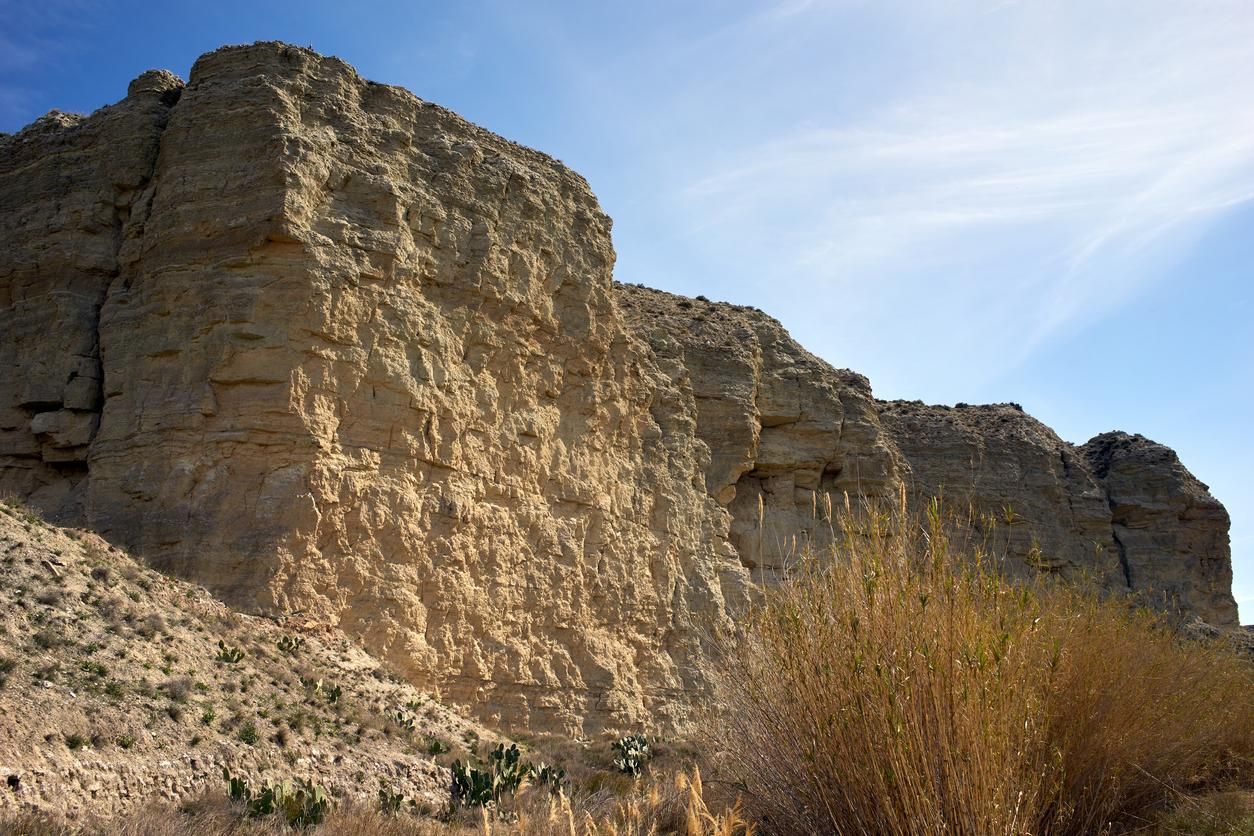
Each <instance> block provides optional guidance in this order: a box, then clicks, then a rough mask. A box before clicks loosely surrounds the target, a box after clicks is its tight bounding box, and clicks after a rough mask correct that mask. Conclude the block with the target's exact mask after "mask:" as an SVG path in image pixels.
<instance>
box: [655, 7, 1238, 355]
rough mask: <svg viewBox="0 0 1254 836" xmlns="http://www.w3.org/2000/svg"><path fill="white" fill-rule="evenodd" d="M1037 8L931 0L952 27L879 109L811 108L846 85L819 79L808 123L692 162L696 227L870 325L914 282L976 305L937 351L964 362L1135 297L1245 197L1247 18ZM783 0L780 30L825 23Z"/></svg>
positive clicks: (694, 232) (689, 189)
mask: <svg viewBox="0 0 1254 836" xmlns="http://www.w3.org/2000/svg"><path fill="white" fill-rule="evenodd" d="M836 5H838V6H840V5H843V6H845V7H846V11H848V7H851V6H857V5H858V4H849V3H846V4H836ZM897 5H899V4H893V3H888V4H885V6H884V7H883V8H882V12H883V14H885V15H886V16H889V17H891V16H892V15H893V14H894V12H895V11H896V12H904V11H905V9H904V7H903V8H901V9H897V8H896V6H897ZM1044 5H1046V4H1040V5H1032V6H1030V7H1024V6H1019V5H1011V4H991V3H969V4H948V5H947V6H946V9H947V11H939V10H937V9H935V8H933V9H932V15H933V17H932V18H931V20H930V23H931V25H933V26H935V27H942V28H941V29H940V31H939V32H938V34H937V37H938V38H941V37H943V38H950V39H952V40H950V41H947V42H946V43H944V44H942V45H940V46H938V45H937V44H936V43H935V42H934V40H929V39H928V35H927V34H926V33H925V34H923V35H919V34H918V33H914V35H912V38H922V40H910V41H908V43H910V44H914V45H915V46H916V47H917V49H918V50H919V51H920V52H923V53H928V51H929V50H930V51H931V52H930V53H929V56H930V57H928V58H926V59H925V60H921V61H920V63H919V65H918V67H917V68H916V73H915V75H913V76H911V77H907V78H906V79H905V80H904V81H902V80H900V79H898V80H897V84H896V85H895V87H894V88H892V89H891V90H889V91H887V94H886V96H885V98H884V99H883V100H882V101H879V102H877V103H876V104H875V105H874V106H864V107H861V108H859V109H857V110H853V111H850V110H841V111H840V112H838V113H835V114H824V109H825V108H824V105H825V104H826V103H827V102H832V101H839V100H840V99H841V98H842V97H844V98H848V97H849V94H848V93H847V92H846V90H845V87H846V86H848V85H849V82H848V81H844V80H839V79H838V80H837V82H836V84H835V86H834V87H833V88H832V90H831V92H830V94H829V95H826V96H825V95H822V88H821V87H819V86H817V85H815V86H814V92H815V94H816V98H815V101H814V107H813V112H814V115H813V116H812V117H811V118H810V120H809V121H808V122H805V123H801V124H796V123H793V124H783V125H781V126H779V127H778V128H777V129H776V130H774V131H772V132H770V134H769V135H767V136H766V137H765V138H764V139H762V140H761V141H758V142H756V143H752V144H749V145H742V146H739V147H734V148H731V149H730V150H729V151H728V152H726V153H724V154H722V155H716V156H714V157H713V158H712V159H710V160H707V161H704V162H703V163H702V164H701V165H700V166H699V167H697V169H696V171H695V173H694V175H693V176H691V177H690V178H689V179H688V180H687V181H686V183H685V184H684V186H683V188H682V190H681V191H680V192H679V193H678V194H677V196H676V200H677V205H678V207H679V209H678V211H679V213H680V214H681V215H682V216H683V217H684V218H685V219H686V222H685V228H686V230H687V231H688V233H689V235H690V236H691V240H708V241H711V246H714V247H722V248H725V249H726V250H727V251H728V253H729V257H730V258H734V259H735V260H737V261H738V262H739V263H742V264H744V263H759V264H762V265H763V266H764V267H766V271H765V272H769V273H770V275H764V279H767V280H769V281H771V282H776V283H777V282H780V281H783V282H785V283H787V282H789V281H793V282H797V283H801V282H804V285H805V286H807V287H809V288H815V287H817V288H822V289H826V290H829V291H832V292H833V293H832V296H831V298H833V299H834V300H835V299H837V298H838V299H839V302H838V303H837V302H835V301H833V306H834V307H835V306H836V305H839V306H840V307H842V308H844V309H846V310H847V309H848V308H850V307H853V308H855V309H862V310H865V311H868V312H871V311H876V310H877V309H878V314H879V315H878V316H870V317H869V318H870V319H872V320H875V321H880V322H883V321H886V320H888V319H890V318H892V319H897V320H899V321H900V320H901V318H902V317H903V316H904V317H907V318H908V317H909V316H910V312H909V311H908V310H905V311H903V310H902V307H901V305H900V300H901V297H902V296H903V295H908V294H911V293H915V294H919V293H922V294H929V295H931V296H933V297H935V298H936V304H935V305H933V306H929V307H920V309H919V315H920V316H924V317H926V316H934V315H935V314H936V313H937V310H938V309H941V310H943V309H944V308H945V307H946V306H950V307H952V308H954V309H955V310H966V311H981V312H982V313H983V314H984V315H985V316H987V317H988V318H989V320H990V322H989V323H984V322H980V323H979V325H980V326H982V327H983V331H984V334H985V338H984V339H983V340H982V341H981V342H980V343H979V344H978V345H977V344H976V343H974V342H971V343H969V344H964V343H962V342H957V343H955V344H953V345H951V346H948V347H946V346H942V347H940V349H939V351H940V352H941V353H942V354H943V353H944V352H946V351H949V352H950V355H949V356H946V357H944V358H943V361H944V362H949V363H956V364H959V365H963V364H966V365H974V363H970V362H969V361H972V360H974V359H975V354H974V353H973V354H972V355H971V356H967V355H965V354H964V353H963V352H965V351H968V350H970V351H971V352H978V354H979V357H980V359H981V360H983V361H985V362H983V363H982V364H981V365H982V366H983V367H984V368H985V369H987V370H988V373H989V374H996V373H1000V372H1004V371H1006V370H1007V369H1008V368H1009V367H1011V366H1013V365H1014V364H1016V363H1018V362H1021V361H1022V360H1023V359H1024V358H1025V357H1026V356H1027V355H1028V354H1029V353H1030V352H1031V351H1032V350H1033V349H1034V348H1035V347H1037V346H1038V345H1040V344H1041V343H1042V342H1045V341H1048V340H1049V339H1050V338H1051V336H1052V335H1054V334H1056V333H1058V332H1059V331H1061V330H1064V329H1066V328H1067V327H1068V326H1070V325H1073V324H1075V323H1076V322H1078V321H1081V320H1084V319H1085V318H1088V317H1092V316H1095V315H1098V314H1100V312H1101V311H1103V310H1108V309H1109V308H1111V307H1112V306H1115V305H1118V304H1120V303H1121V301H1122V300H1126V299H1128V298H1130V297H1131V295H1132V294H1134V293H1135V292H1136V291H1137V289H1138V288H1140V287H1141V286H1143V285H1144V284H1146V283H1147V282H1150V281H1153V280H1154V278H1155V277H1156V276H1157V275H1158V274H1159V273H1160V272H1161V271H1160V270H1159V268H1160V267H1161V266H1162V265H1163V264H1166V263H1169V262H1170V261H1171V260H1172V259H1173V258H1176V257H1178V256H1179V255H1180V253H1182V252H1184V251H1185V250H1186V249H1187V247H1188V245H1189V243H1190V242H1191V241H1192V240H1194V238H1195V237H1196V236H1197V234H1199V232H1200V231H1201V230H1202V229H1204V228H1205V224H1206V223H1207V222H1208V221H1209V220H1211V219H1213V218H1214V217H1216V216H1218V215H1220V214H1222V213H1223V212H1225V211H1227V210H1230V209H1232V208H1234V207H1236V206H1239V205H1241V204H1243V203H1245V202H1248V201H1250V200H1251V198H1252V197H1254V99H1251V98H1250V97H1249V95H1248V93H1246V92H1245V90H1244V87H1243V85H1242V84H1241V82H1240V80H1241V79H1247V78H1254V14H1251V13H1250V12H1249V10H1248V7H1247V6H1245V4H1243V3H1237V2H1206V3H1198V4H1174V3H1154V2H1149V3H1145V4H1138V7H1137V9H1136V16H1135V18H1133V17H1132V16H1131V12H1130V11H1129V10H1128V8H1127V6H1126V4H1110V3H1101V2H1093V3H1085V4H1079V3H1075V4H1048V5H1050V6H1051V8H1055V9H1061V10H1063V11H1057V12H1056V13H1053V14H1045V13H1043V11H1042V6H1044ZM920 7H921V6H916V7H914V8H916V9H917V8H920ZM789 8H790V11H793V12H794V14H793V20H792V21H791V22H790V23H789V24H788V25H796V26H803V27H815V26H820V27H821V26H825V25H829V26H835V25H838V24H839V22H840V20H841V18H840V17H839V15H838V16H837V17H836V18H833V17H831V14H832V7H831V5H830V4H827V5H824V6H822V7H818V8H816V7H813V6H811V5H810V4H798V5H796V6H793V7H789ZM963 9H965V10H966V12H967V13H968V16H967V18H966V19H964V18H963V12H962V10H963ZM838 11H839V10H838ZM859 13H860V14H866V13H867V12H866V9H865V8H861V9H860V10H859ZM977 13H978V22H973V21H976V17H975V15H977ZM903 16H904V17H910V16H909V15H903ZM915 17H918V16H917V15H916V16H915ZM923 17H924V18H925V19H926V18H927V17H928V15H926V14H925V15H923ZM968 27H969V29H968ZM968 54H969V56H970V57H969V60H968V58H967V55H968ZM814 72H815V75H816V78H822V77H823V68H822V63H821V61H820V63H819V64H818V65H816V67H815V69H814ZM768 265H769V266H768ZM921 266H926V268H927V269H920V267H921ZM938 273H942V274H944V273H948V275H947V277H945V278H942V279H939V280H938V278H937V274H938ZM938 281H939V283H940V284H941V285H942V286H943V290H944V291H945V293H946V294H947V298H942V297H940V296H939V295H938V294H937V293H936V291H937V290H938V289H941V288H938V287H937V285H938ZM796 286H798V287H799V286H801V285H800V284H798V285H796ZM990 287H995V288H997V289H998V292H997V293H994V294H990V293H989V289H990ZM998 299H1000V300H1001V301H1000V302H998V301H997V300H998ZM819 304H821V303H819ZM967 319H968V320H969V317H968V318H967ZM907 327H909V323H907ZM854 330H855V331H856V329H854ZM862 336H864V335H859V334H856V333H851V334H850V335H849V338H850V339H851V340H857V339H860V338H861V337H862ZM989 357H995V358H997V362H995V363H988V362H987V358H989ZM941 360H942V358H939V357H938V358H937V361H938V362H940V361H941Z"/></svg>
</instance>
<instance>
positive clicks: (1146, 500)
mask: <svg viewBox="0 0 1254 836" xmlns="http://www.w3.org/2000/svg"><path fill="white" fill-rule="evenodd" d="M619 298H620V299H621V304H622V309H623V312H624V315H625V316H626V317H627V319H628V321H629V322H630V323H631V324H632V326H633V327H634V328H635V329H636V330H637V332H638V333H639V334H640V335H641V336H642V337H643V338H644V339H645V340H647V341H648V342H649V344H650V346H651V347H652V348H653V350H654V352H655V353H656V354H657V355H658V356H659V357H666V358H668V359H669V360H670V362H671V363H672V368H678V369H680V370H681V374H679V375H678V376H677V379H678V377H686V378H689V379H690V380H691V387H692V390H693V394H694V396H695V398H696V407H697V426H696V431H697V435H698V436H699V437H700V438H701V440H703V441H704V442H705V443H706V444H707V445H709V447H710V450H711V453H712V455H711V462H710V465H709V467H708V468H707V470H706V483H707V486H708V489H709V491H710V493H711V495H712V496H713V497H714V498H715V499H716V500H718V501H719V502H720V503H721V504H723V505H724V506H726V507H727V508H728V510H729V511H730V512H731V514H732V524H731V529H730V533H731V539H732V542H733V543H734V544H735V545H736V548H737V550H738V552H739V554H740V555H741V559H742V560H743V561H744V562H745V565H746V566H747V567H748V568H749V569H750V570H751V572H752V574H753V578H754V580H763V581H766V582H770V581H772V580H774V579H776V578H778V577H780V576H781V574H782V573H783V572H784V571H785V570H786V568H787V564H788V563H789V562H790V561H791V560H792V559H794V557H795V555H796V554H797V553H798V552H799V551H800V550H801V549H802V548H804V546H805V545H807V544H809V545H817V546H819V547H821V546H822V545H823V544H824V542H825V538H826V537H827V536H830V529H829V527H828V525H827V523H826V522H825V520H824V514H823V513H821V512H820V511H819V510H818V509H819V508H821V506H822V503H823V498H824V495H825V494H829V493H836V494H840V493H844V492H848V493H849V494H851V495H853V496H860V497H881V498H883V497H895V496H896V494H897V492H898V490H900V489H901V488H902V487H904V488H905V489H906V490H907V493H908V495H909V496H911V497H913V498H914V501H915V503H916V504H918V505H922V504H923V503H925V502H927V501H928V500H930V499H931V498H932V497H936V496H940V497H943V498H944V499H945V502H946V505H947V507H949V508H950V509H951V510H953V511H955V512H957V514H958V515H959V516H962V515H965V516H967V518H968V519H969V520H970V521H971V523H972V525H973V528H975V529H978V530H976V531H973V535H974V536H975V537H977V538H979V539H981V540H984V539H991V541H992V542H991V543H989V545H990V546H991V547H992V548H993V549H994V550H995V552H996V553H997V554H998V555H1000V556H1002V557H1003V558H1004V559H1005V568H1006V570H1007V571H1008V572H1009V573H1010V574H1012V575H1018V576H1026V575H1029V574H1032V573H1035V572H1041V571H1046V572H1051V573H1057V574H1059V575H1061V576H1062V577H1065V578H1067V579H1069V580H1074V581H1077V582H1084V583H1090V584H1095V585H1097V586H1099V587H1101V588H1103V589H1106V590H1110V591H1112V592H1117V593H1136V594H1137V595H1139V596H1140V597H1142V598H1143V599H1144V600H1146V601H1147V602H1150V603H1152V604H1154V605H1156V606H1159V607H1162V608H1165V609H1171V610H1178V611H1181V612H1183V613H1186V614H1192V615H1196V616H1200V617H1201V618H1203V619H1205V620H1206V621H1207V622H1209V623H1212V624H1216V625H1223V626H1233V625H1235V624H1236V623H1237V613H1236V605H1235V603H1234V601H1233V598H1232V592H1231V587H1232V575H1231V571H1232V569H1231V567H1232V564H1231V557H1230V553H1229V548H1228V517H1227V514H1226V512H1225V511H1224V509H1223V506H1222V505H1220V504H1219V503H1218V502H1217V501H1216V500H1215V499H1214V497H1212V496H1210V494H1209V493H1208V491H1207V488H1206V486H1205V485H1203V484H1202V483H1200V482H1199V481H1197V479H1195V478H1194V477H1193V476H1192V475H1191V474H1190V473H1189V472H1188V471H1187V470H1185V469H1184V467H1183V466H1182V465H1181V464H1180V462H1179V460H1178V459H1177V458H1176V455H1175V454H1174V453H1173V452H1172V451H1171V450H1169V449H1168V448H1166V447H1163V446H1162V445H1158V444H1155V443H1153V442H1151V441H1148V440H1146V439H1144V438H1141V437H1140V436H1135V437H1132V436H1125V435H1123V434H1122V433H1113V434H1107V435H1103V436H1098V437H1097V438H1095V439H1093V440H1092V441H1090V442H1089V443H1088V444H1086V445H1085V446H1083V447H1079V448H1077V447H1075V446H1073V445H1071V444H1069V443H1067V442H1065V441H1063V440H1062V439H1060V438H1059V437H1058V436H1057V435H1056V434H1055V433H1054V432H1053V431H1052V430H1051V429H1049V427H1046V426H1045V425H1044V424H1042V423H1041V422H1039V421H1037V420H1035V419H1034V418H1032V417H1031V416H1029V415H1027V414H1026V413H1024V411H1023V409H1022V408H1020V407H1019V406H1018V405H1017V404H996V405H991V406H971V405H967V404H959V405H958V406H956V407H945V406H927V405H924V404H922V403H919V402H909V401H877V400H875V399H874V398H873V397H872V396H871V390H870V386H869V385H868V383H867V380H866V378H864V377H862V376H861V375H859V374H856V373H855V372H851V371H848V370H843V369H835V368H832V367H831V366H830V365H828V364H827V363H825V362H823V361H822V360H819V359H818V358H816V357H814V356H813V355H811V354H810V353H809V352H807V351H806V350H805V349H804V348H802V347H801V346H800V345H798V344H797V343H796V342H794V341H793V340H792V339H791V338H790V337H789V336H788V334H787V332H785V331H784V329H783V328H782V327H781V326H780V325H779V323H778V322H776V321H775V320H773V319H771V318H770V317H768V316H766V315H764V314H763V313H761V312H760V311H757V310H754V309H752V308H746V307H743V306H739V305H728V304H724V303H715V302H710V301H708V300H706V299H700V298H698V299H686V298H683V297H678V296H674V295H672V294H669V293H663V292H661V291H657V290H650V289H648V288H644V287H639V286H633V285H620V286H619ZM672 374H673V375H674V374H675V373H674V372H672ZM839 506H840V503H837V508H839ZM981 520H987V521H992V522H993V523H994V525H988V524H987V523H983V524H982V523H981Z"/></svg>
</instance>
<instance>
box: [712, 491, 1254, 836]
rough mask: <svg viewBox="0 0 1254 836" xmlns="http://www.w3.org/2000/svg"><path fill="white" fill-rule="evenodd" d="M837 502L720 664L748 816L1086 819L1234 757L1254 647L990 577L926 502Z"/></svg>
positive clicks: (1203, 776)
mask: <svg viewBox="0 0 1254 836" xmlns="http://www.w3.org/2000/svg"><path fill="white" fill-rule="evenodd" d="M845 504H846V513H844V514H842V515H840V522H838V523H837V524H835V526H834V528H836V529H837V531H836V535H837V536H836V537H835V538H834V542H836V543H837V544H838V545H836V546H835V547H833V549H832V550H831V554H828V555H824V556H823V558H822V559H818V558H817V557H815V556H813V555H811V556H809V557H808V559H806V560H804V561H803V562H802V564H801V566H800V567H799V569H798V571H797V573H796V577H795V578H794V579H793V580H792V581H791V582H789V583H786V584H783V585H781V586H780V587H779V588H777V589H775V590H773V591H772V592H771V593H770V594H769V595H768V596H767V597H766V599H765V601H764V603H763V604H762V605H761V606H760V607H759V608H758V609H757V610H756V611H755V612H754V613H753V614H752V615H751V617H750V618H749V619H748V621H747V622H746V625H745V627H744V629H743V630H741V631H740V632H739V633H738V634H737V635H736V636H735V637H734V638H733V639H731V640H729V648H728V650H729V652H728V653H727V654H726V659H725V660H724V664H723V666H722V672H721V675H720V677H721V685H720V688H719V694H718V699H717V700H716V704H717V705H718V708H717V711H716V713H715V714H714V715H713V716H712V718H711V722H710V729H711V736H712V738H713V739H712V743H713V744H714V746H715V748H716V749H717V750H718V752H719V753H720V755H719V765H720V766H721V767H722V768H723V769H724V770H725V771H726V772H727V773H728V774H729V775H730V776H732V777H733V778H734V779H735V780H736V781H738V782H739V783H740V784H742V785H743V787H744V788H745V791H746V804H747V811H748V813H749V814H750V817H751V818H752V819H753V820H755V821H756V822H758V823H759V824H760V825H761V827H762V830H763V832H769V833H778V834H792V833H797V834H802V833H805V834H809V833H876V834H933V833H934V834H940V833H944V834H971V835H972V836H988V835H989V834H1088V833H1096V832H1102V831H1103V830H1109V829H1112V828H1119V827H1129V826H1133V825H1136V824H1137V823H1143V822H1145V821H1147V820H1148V819H1149V818H1150V817H1151V816H1152V815H1154V814H1155V813H1156V812H1157V811H1159V810H1160V809H1161V808H1163V807H1164V806H1167V805H1169V804H1170V803H1171V802H1172V801H1174V800H1176V799H1177V798H1178V797H1181V796H1180V794H1181V793H1182V792H1184V791H1185V790H1196V789H1199V788H1205V787H1207V786H1213V785H1216V784H1217V783H1220V782H1222V781H1223V780H1225V779H1229V778H1238V777H1244V778H1247V779H1248V778H1249V777H1250V776H1251V773H1252V770H1251V764H1252V757H1254V723H1251V720H1250V718H1251V717H1254V666H1251V665H1250V664H1249V663H1248V662H1247V661H1246V660H1243V659H1241V658H1239V657H1237V656H1236V655H1235V654H1234V653H1233V652H1232V651H1231V650H1230V648H1229V647H1228V646H1226V645H1224V644H1222V643H1220V642H1203V641H1200V640H1186V639H1183V638H1181V637H1180V636H1179V634H1178V633H1176V632H1175V631H1173V630H1172V629H1171V628H1170V627H1169V625H1167V624H1166V623H1165V622H1164V621H1163V620H1162V619H1161V618H1160V617H1158V616H1155V615H1151V614H1149V613H1147V612H1144V611H1139V610H1137V609H1135V608H1133V607H1132V606H1131V605H1130V604H1129V603H1127V602H1123V601H1118V600H1107V601H1101V600H1098V599H1097V598H1095V597H1093V596H1092V595H1089V594H1086V593H1084V592H1081V591H1078V590H1077V589H1075V588H1073V587H1068V586H1064V585H1062V584H1058V583H1049V582H1044V581H1043V582H1038V583H1035V584H1033V585H1032V586H1027V585H1024V584H1021V583H1020V584H1016V583H1012V582H1009V581H1007V580H1006V579H1005V578H1004V577H1003V576H1002V575H1001V574H1000V573H999V572H998V571H997V569H998V567H997V565H996V562H995V560H994V559H993V557H992V555H991V554H990V553H989V551H988V549H987V548H986V547H985V546H984V545H982V544H971V543H963V542H960V541H959V540H958V539H956V536H955V535H954V534H953V532H954V531H958V530H970V526H956V525H951V521H950V520H947V519H946V518H945V516H944V514H943V513H942V511H941V508H940V506H939V505H938V504H937V503H933V504H932V505H931V506H930V508H929V509H928V512H927V513H926V514H925V515H924V517H923V518H922V519H919V518H918V517H912V516H911V515H910V514H909V513H908V512H907V511H906V510H905V502H904V499H903V501H902V502H901V503H900V505H899V506H897V507H895V508H892V509H890V510H879V509H875V508H867V509H865V510H862V511H859V512H856V513H855V512H853V511H851V510H850V509H849V507H848V500H847V499H846V503H845ZM828 514H829V518H831V514H830V509H829V511H828Z"/></svg>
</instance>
